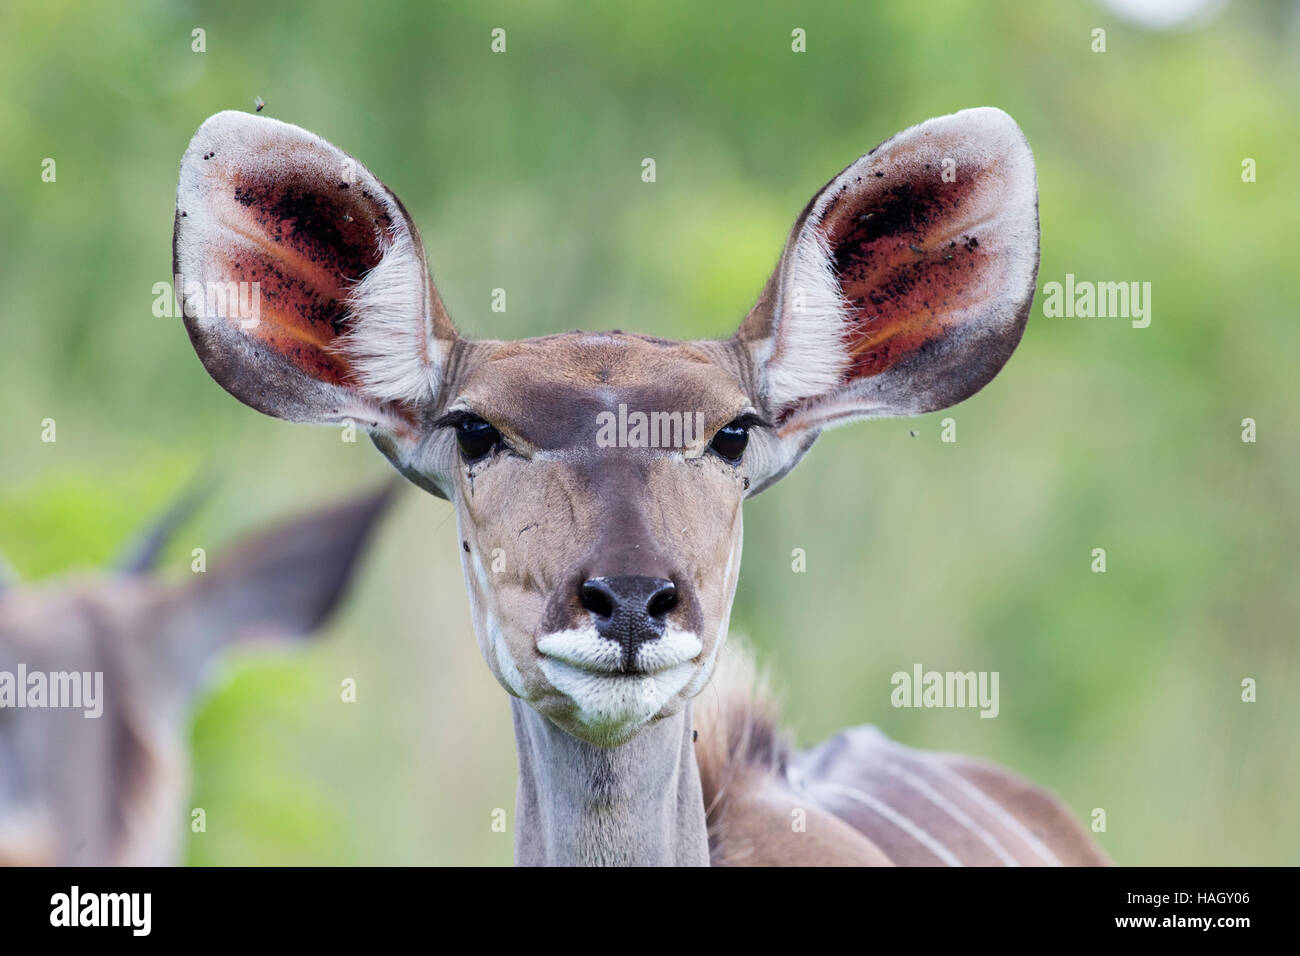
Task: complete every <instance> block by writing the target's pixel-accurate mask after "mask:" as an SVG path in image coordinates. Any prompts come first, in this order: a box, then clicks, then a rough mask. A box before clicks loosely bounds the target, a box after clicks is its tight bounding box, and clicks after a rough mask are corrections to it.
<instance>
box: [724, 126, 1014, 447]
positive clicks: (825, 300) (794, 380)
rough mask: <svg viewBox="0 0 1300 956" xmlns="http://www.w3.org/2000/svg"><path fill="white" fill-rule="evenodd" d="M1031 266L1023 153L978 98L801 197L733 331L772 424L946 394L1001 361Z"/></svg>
mask: <svg viewBox="0 0 1300 956" xmlns="http://www.w3.org/2000/svg"><path fill="white" fill-rule="evenodd" d="M1037 267H1038V205H1037V181H1036V178H1035V174H1034V163H1033V156H1032V154H1031V153H1030V150H1029V146H1028V143H1027V142H1026V141H1025V138H1024V135H1023V134H1022V133H1021V132H1020V129H1019V127H1018V126H1016V124H1015V122H1014V121H1013V120H1012V119H1011V117H1009V116H1008V115H1007V114H1006V113H1004V112H1002V111H1001V110H998V109H993V108H989V107H984V108H980V109H972V110H964V111H962V112H960V113H955V114H952V115H951V116H943V117H939V118H937V119H932V120H928V121H926V122H924V123H922V124H920V125H918V126H914V127H912V128H911V129H909V130H906V131H904V132H902V133H899V134H898V135H897V136H894V137H893V138H891V139H889V140H886V141H885V142H884V143H882V144H881V145H880V146H878V147H876V148H875V149H873V150H872V151H871V152H869V153H867V154H866V155H864V156H862V157H861V158H860V159H858V160H857V161H856V162H854V163H852V164H851V165H850V166H848V167H847V168H846V169H845V170H844V171H842V172H841V173H840V174H839V175H838V176H836V177H835V178H834V179H832V180H831V181H830V182H829V183H828V184H827V185H826V186H825V187H824V188H823V189H822V190H821V191H820V192H818V193H817V195H815V196H814V197H813V199H812V201H811V202H809V204H808V206H807V207H805V209H804V211H803V213H802V214H801V215H800V217H799V219H798V220H797V221H796V223H795V226H794V229H793V230H792V231H791V234H790V237H789V239H788V240H787V243H786V247H785V252H784V254H783V255H782V258H781V262H780V264H779V265H778V267H777V270H776V273H775V274H774V275H773V276H772V278H771V279H770V280H769V282H768V284H767V286H766V288H765V289H764V292H763V295H762V296H761V297H760V299H759V302H758V304H757V305H756V306H755V308H754V309H753V310H752V311H751V312H750V314H749V316H748V317H747V318H746V319H745V321H744V322H743V323H742V324H741V327H740V329H739V330H738V332H737V334H736V341H737V343H738V344H739V345H740V347H741V348H743V349H745V350H746V351H747V352H748V356H749V359H750V364H751V365H752V367H754V368H755V369H756V370H757V373H756V374H757V376H758V378H759V382H758V388H759V392H760V394H761V395H762V399H763V407H764V411H765V413H766V414H767V415H769V416H770V417H771V418H772V419H773V420H775V421H777V422H779V423H780V428H781V431H782V432H783V433H791V432H796V431H805V430H807V429H815V428H821V427H825V426H826V425H828V424H834V423H836V422H839V421H843V420H847V419H849V418H857V417H872V416H879V415H913V414H921V413H923V412H927V411H934V410H937V409H939V408H945V407H947V406H949V405H953V404H956V403H957V402H960V401H962V400H963V399H965V398H967V397H969V396H970V395H973V394H974V393H975V392H976V391H978V390H979V389H980V388H982V387H983V386H984V385H985V384H987V383H988V381H989V380H991V379H992V378H993V376H994V375H996V374H997V372H998V370H999V369H1001V368H1002V366H1003V364H1005V362H1006V360H1007V358H1009V357H1010V355H1011V353H1012V352H1013V351H1014V350H1015V347H1016V345H1017V344H1018V343H1019V341H1020V337H1021V334H1022V332H1023V330H1024V326H1025V322H1026V320H1027V319H1028V316H1029V310H1030V305H1031V302H1032V298H1033V291H1034V282H1035V278H1036V275H1037Z"/></svg>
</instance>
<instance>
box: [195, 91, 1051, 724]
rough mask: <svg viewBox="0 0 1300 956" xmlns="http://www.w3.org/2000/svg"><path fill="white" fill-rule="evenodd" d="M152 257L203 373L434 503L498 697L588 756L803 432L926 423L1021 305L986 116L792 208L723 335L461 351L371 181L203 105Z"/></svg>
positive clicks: (573, 336)
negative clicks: (740, 313)
mask: <svg viewBox="0 0 1300 956" xmlns="http://www.w3.org/2000/svg"><path fill="white" fill-rule="evenodd" d="M174 254H175V272H176V274H177V276H178V281H180V282H182V283H183V291H184V297H185V323H186V326H187V329H188V331H189V335H190V339H191V341H192V342H193V345H194V347H195V349H196V350H197V352H198V354H199V357H200V358H201V359H202V361H203V364H204V365H205V366H206V367H207V370H208V371H209V372H210V373H211V375H212V376H213V377H214V378H215V379H216V380H217V381H218V382H219V383H220V384H221V385H222V386H223V387H224V388H225V389H226V390H227V391H229V392H230V393H231V394H233V395H234V396H235V397H236V398H238V399H240V400H241V401H243V402H245V403H246V404H248V405H251V406H252V407H253V408H256V409H258V410H260V411H262V412H265V413H267V414H270V415H275V416H278V417H280V418H284V419H289V420H293V421H305V422H318V423H347V422H352V423H355V424H357V425H360V426H363V427H364V428H366V429H367V430H368V432H369V433H370V435H371V437H372V438H373V440H374V442H375V444H376V445H377V446H378V447H379V449H380V450H381V451H382V452H383V453H384V454H385V455H386V456H387V457H388V458H389V459H390V460H391V461H392V463H393V464H394V465H395V466H396V467H397V469H398V470H399V471H401V472H402V474H404V475H406V476H407V477H408V478H409V479H410V480H411V481H413V482H415V483H416V484H417V485H419V486H420V487H422V488H424V489H425V490H427V491H429V492H431V493H432V494H435V495H438V496H440V497H443V498H446V499H448V500H449V501H451V503H452V504H453V506H454V508H455V510H456V515H457V519H458V524H459V528H460V540H461V543H462V544H461V547H462V554H461V560H462V563H463V566H464V571H465V579H466V582H467V585H468V588H469V594H470V604H471V608H472V614H473V621H474V629H475V632H476V634H477V637H478V642H479V645H480V648H481V650H482V652H483V655H484V657H485V658H486V659H487V662H488V665H489V666H490V667H491V668H492V671H493V673H494V674H495V675H496V677H497V680H498V681H499V682H500V683H501V684H502V685H503V686H504V687H505V688H506V690H507V691H509V693H511V694H512V695H515V696H517V697H520V698H522V699H523V700H525V701H526V702H527V703H528V704H530V705H531V706H532V707H534V708H535V709H536V710H537V711H539V712H541V713H542V714H544V715H545V716H546V717H549V718H550V719H551V720H552V721H553V722H554V723H556V724H558V725H559V726H560V727H562V728H564V729H565V730H567V731H568V732H569V733H570V734H572V735H574V736H576V737H578V738H580V739H582V740H585V741H587V742H589V743H594V744H599V745H614V744H619V743H621V742H623V741H626V740H628V739H630V738H631V737H632V736H634V735H635V734H637V733H638V731H640V730H641V729H643V728H644V727H645V726H646V725H647V724H649V723H651V722H653V721H655V720H657V719H661V718H664V717H667V716H670V715H672V714H674V713H675V712H677V711H679V710H681V709H682V707H683V705H684V703H685V702H686V701H687V700H689V699H690V698H691V697H692V696H693V695H695V694H697V693H699V691H700V690H701V689H702V688H703V687H704V685H705V683H706V682H707V681H708V679H709V676H710V674H711V672H712V668H713V666H714V662H715V660H716V658H717V654H718V651H719V648H720V646H721V645H722V643H723V641H724V640H725V636H726V630H727V621H728V617H729V614H730V608H731V602H732V597H733V594H734V592H735V588H736V580H737V574H738V571H739V567H740V545H741V503H742V502H743V501H744V499H745V498H746V497H748V496H750V495H753V494H756V493H758V492H759V491H761V490H762V489H764V488H766V487H767V486H768V485H770V484H772V483H773V482H774V481H776V480H777V479H778V478H780V477H781V476H782V475H784V474H785V473H786V472H788V471H789V470H790V469H791V468H792V467H794V465H795V464H796V463H797V462H798V461H799V459H800V458H801V457H802V456H803V454H804V453H805V452H806V451H807V450H808V448H809V446H810V445H811V444H812V442H813V440H814V439H815V438H816V437H817V435H818V433H819V432H820V431H821V430H822V429H824V428H826V427H828V426H830V425H835V424H838V423H841V422H845V421H847V420H849V419H853V418H867V417H875V416H887V415H914V414H919V413H923V412H929V411H933V410H936V409H940V408H944V407H946V406H949V405H952V404H954V403H955V402H959V401H961V400H963V399H965V398H966V397H968V396H970V395H972V394H973V393H975V392H976V391H977V390H979V389H980V388H981V387H982V386H983V385H985V384H986V383H987V382H988V381H989V380H990V379H991V378H992V377H993V376H994V375H995V374H996V373H997V372H998V370H999V369H1000V368H1001V367H1002V365H1003V363H1005V362H1006V360H1007V358H1008V356H1010V354H1011V352H1012V350H1014V349H1015V347H1016V344H1017V343H1018V342H1019V340H1020V336H1021V332H1022V330H1023V328H1024V324H1025V320H1026V318H1027V316H1028V314H1029V308H1030V302H1031V299H1032V296H1033V290H1034V281H1035V274H1036V270H1037V263H1038V213H1037V190H1036V183H1035V176H1034V165H1033V159H1032V157H1031V155H1030V151H1029V147H1028V145H1027V143H1026V142H1025V139H1024V136H1023V135H1022V134H1021V132H1020V130H1019V128H1018V127H1017V126H1016V124H1015V123H1014V122H1013V121H1012V120H1011V118H1010V117H1008V116H1007V115H1006V114H1005V113H1003V112H1001V111H1000V110H996V109H989V108H985V109H974V110H967V111H965V112H961V113H957V114H955V115H952V116H945V117H941V118H939V119H933V120H930V121H928V122H925V123H922V124H921V125H919V126H916V127H913V128H912V129H909V130H907V131H906V132H904V133H901V134H899V135H898V136H895V137H894V138H893V139H891V140H888V141H887V142H885V143H883V144H881V145H880V146H879V147H877V148H876V149H874V150H872V151H871V152H870V153H868V154H867V155H865V156H863V157H861V158H860V159H858V160H857V161H856V162H854V163H853V164H852V165H850V166H849V167H848V168H847V169H845V170H844V171H843V172H841V173H840V174H839V175H838V176H836V177H835V178H834V179H832V180H831V181H830V183H828V184H827V185H826V186H825V187H824V188H823V189H822V190H821V191H820V192H818V193H817V194H816V195H815V196H814V197H813V199H812V201H811V202H809V203H808V205H807V206H806V207H805V209H804V210H803V212H802V214H801V215H800V216H799V218H798V219H797V220H796V222H795V225H794V229H793V230H792V232H791V233H790V236H789V239H788V240H787V242H786V245H785V250H784V253H783V255H782V256H781V259H780V262H779V263H778V265H777V268H776V271H775V272H774V273H773V275H772V277H771V279H769V281H768V283H767V285H766V287H765V288H764V289H763V291H762V293H761V295H760V296H759V299H758V302H757V304H756V305H755V306H754V308H753V310H752V311H751V312H750V313H749V315H748V316H747V317H746V318H745V319H744V321H743V322H742V323H741V324H740V328H739V330H738V331H737V332H736V333H735V335H734V336H733V337H731V338H729V339H726V340H720V341H689V342H674V341H666V340H663V339H658V338H651V337H648V336H643V335H635V334H630V333H625V332H598V333H587V332H569V333H565V334H562V335H554V336H547V337H543V338H538V339H529V340H525V341H518V342H501V341H469V340H466V339H464V338H462V337H460V336H459V335H458V334H457V332H456V330H455V328H454V327H453V325H452V323H451V321H450V319H449V318H448V315H447V311H446V310H445V309H444V307H443V304H442V301H441V300H440V298H439V296H438V292H437V290H436V289H435V288H434V286H433V283H432V281H431V279H430V276H429V269H428V265H427V263H426V261H425V256H424V252H423V247H422V245H421V242H420V238H419V235H418V234H417V232H416V228H415V224H414V223H413V222H412V220H411V217H410V216H409V215H408V214H407V212H406V209H405V208H404V207H403V206H402V204H401V202H400V201H398V199H397V198H396V197H395V196H394V195H393V193H391V192H390V191H389V190H388V189H387V188H386V187H385V186H384V185H383V184H382V183H381V182H380V181H379V180H378V179H377V178H376V177H375V176H374V175H372V174H371V173H370V172H369V171H368V170H367V169H366V168H365V167H364V166H362V165H361V164H360V163H358V162H357V161H356V160H354V159H352V158H351V157H350V156H348V155H346V154H345V153H343V152H341V151H340V150H339V149H337V148H336V147H334V146H333V145H331V144H330V143H327V142H326V141H324V140H323V139H320V138H319V137H317V136H315V135H313V134H312V133H309V132H307V131H305V130H303V129H300V128H298V127H296V126H291V125H287V124H285V123H281V122H278V121H275V120H272V119H269V118H266V117H259V116H253V115H250V114H245V113H238V112H225V113H219V114H217V115H215V116H213V117H212V118H210V119H209V120H208V121H207V122H205V123H204V124H203V126H202V127H201V128H200V129H199V131H198V132H197V133H196V134H195V136H194V138H193V140H192V141H191V143H190V145H189V148H188V150H187V151H186V153H185V156H184V158H183V160H182V162H181V172H180V187H179V190H178V193H177V208H176V225H175V242H174ZM241 284H242V285H241ZM254 284H255V285H254ZM232 301H239V302H241V304H242V305H244V306H247V305H248V304H249V303H250V302H251V303H252V304H253V305H254V306H255V308H254V309H252V310H251V311H250V310H249V309H248V308H246V307H245V308H243V309H242V310H232V309H230V308H228V307H227V306H228V304H229V303H231V302H232Z"/></svg>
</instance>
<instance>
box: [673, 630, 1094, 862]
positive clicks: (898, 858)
mask: <svg viewBox="0 0 1300 956" xmlns="http://www.w3.org/2000/svg"><path fill="white" fill-rule="evenodd" d="M734 640H735V639H734V638H733V642H734ZM728 651H729V653H726V654H724V655H723V657H722V659H721V660H720V661H719V665H718V670H717V673H716V674H715V677H714V680H713V682H712V683H711V684H710V686H709V687H708V688H706V689H705V691H704V693H703V694H702V695H701V696H700V699H699V701H698V702H697V705H696V729H697V730H698V734H699V736H698V738H697V740H696V745H695V757H696V761H697V763H698V764H699V770H700V781H701V784H702V787H703V791H704V806H705V811H706V814H707V819H708V832H709V855H710V858H711V861H712V863H713V865H714V866H775V865H782V866H789V865H804V866H837V865H875V866H892V865H934V864H936V863H939V864H942V863H943V862H944V861H943V860H942V859H939V858H937V857H936V856H935V855H934V854H933V853H932V852H930V851H929V850H928V849H927V848H926V846H925V845H923V844H922V843H920V842H918V840H917V839H916V838H914V837H913V836H911V835H909V834H908V833H907V832H906V831H905V830H903V829H900V827H899V826H898V825H896V824H894V823H892V822H890V821H889V820H888V819H886V818H883V817H882V816H881V815H880V814H878V813H873V812H870V811H864V810H863V808H862V807H860V806H855V805H853V804H852V802H841V801H839V800H837V799H834V798H832V799H830V800H828V799H827V797H826V796H825V795H824V794H822V793H820V792H819V787H820V786H822V785H824V784H827V783H830V784H832V785H834V786H843V785H844V781H845V778H844V777H843V775H842V771H845V770H847V771H848V774H849V780H848V781H847V782H848V783H851V784H853V786H854V789H856V790H858V791H859V792H862V793H864V794H865V795H866V796H868V797H869V798H872V799H879V800H881V801H882V802H883V803H885V804H886V805H888V806H890V807H892V808H893V809H895V810H897V811H899V812H900V813H902V814H903V815H904V816H906V817H908V818H909V819H910V820H912V821H913V822H915V823H918V824H922V828H923V829H924V830H925V831H926V832H927V834H929V835H930V836H931V837H933V838H934V839H935V840H936V841H938V842H939V843H941V844H943V845H944V847H945V848H946V849H949V850H950V851H951V852H952V853H953V855H954V856H955V857H956V858H957V860H958V861H960V862H961V863H962V864H964V865H998V864H1002V863H1005V862H1006V860H1005V859H1004V858H1002V857H999V856H998V855H997V854H996V853H994V852H993V851H991V849H990V847H989V846H988V844H987V843H986V842H984V841H983V840H981V835H983V836H984V837H985V838H986V839H987V840H991V841H993V842H995V843H997V845H998V846H999V847H1000V848H1001V849H1002V850H1003V851H1004V853H1005V855H1006V856H1010V857H1012V858H1014V860H1015V862H1016V863H1017V864H1018V865H1042V864H1043V863H1045V862H1047V861H1046V860H1044V858H1043V857H1042V855H1041V854H1039V853H1037V852H1035V850H1034V849H1033V847H1032V845H1030V844H1029V843H1027V842H1026V841H1025V840H1024V838H1023V837H1022V836H1020V835H1019V833H1018V831H1017V830H1015V829H1014V828H1011V827H1008V826H1006V825H999V822H998V820H997V819H996V818H995V817H991V816H990V815H989V814H988V813H981V812H980V810H979V808H978V806H977V805H975V804H973V803H972V802H971V800H970V798H969V795H968V794H966V793H964V792H963V791H961V789H960V784H957V785H956V786H954V782H953V781H952V780H951V778H945V776H944V774H943V771H945V770H946V771H951V772H952V773H955V774H957V775H958V776H960V777H961V778H962V779H963V780H964V781H966V782H967V783H968V784H970V785H971V786H973V787H975V788H976V789H977V790H978V791H979V793H981V794H983V795H984V796H985V797H987V798H988V799H989V800H991V801H992V802H993V803H995V804H997V805H998V806H999V807H1001V809H1002V810H1003V811H1005V812H1006V813H1007V814H1008V815H1009V816H1010V817H1011V818H1012V819H1013V820H1014V821H1015V822H1016V823H1018V824H1019V825H1021V826H1023V827H1024V828H1025V830H1026V831H1027V832H1028V833H1029V834H1031V835H1032V837H1033V838H1035V839H1037V840H1039V841H1041V843H1042V844H1043V846H1045V847H1046V848H1047V850H1048V851H1049V852H1050V853H1051V854H1053V855H1054V856H1055V857H1056V859H1057V860H1059V862H1060V863H1062V864H1064V865H1067V866H1096V865H1104V864H1106V863H1107V862H1108V861H1107V860H1106V858H1105V856H1104V855H1103V854H1102V853H1101V852H1100V851H1099V850H1097V849H1096V847H1095V846H1094V845H1093V843H1092V841H1091V840H1090V839H1089V838H1088V836H1087V834H1086V833H1085V832H1084V830H1083V829H1082V827H1080V826H1079V824H1078V823H1077V822H1076V821H1075V820H1074V818H1073V816H1072V815H1071V814H1070V812H1069V809H1068V808H1067V807H1066V806H1065V805H1064V804H1063V803H1061V802H1060V800H1058V799H1057V798H1056V797H1055V796H1053V795H1052V794H1051V793H1049V792H1048V791H1046V790H1043V789H1041V788H1039V787H1036V786H1034V785H1032V784H1030V783H1028V782H1027V781H1025V780H1023V779H1022V778H1020V777H1018V776H1016V775H1015V774H1012V773H1011V772H1009V771H1007V770H1005V769H1003V768H1001V767H998V766H996V765H995V764H992V763H988V762H985V761H981V760H978V759H976V758H972V757H965V756H960V755H950V754H936V753H929V752H925V751H918V750H912V749H911V748H907V747H902V746H900V745H898V744H895V743H893V742H892V741H888V740H886V739H884V738H883V737H882V736H879V737H878V736H877V732H876V731H875V729H874V728H869V727H861V728H854V729H852V730H848V731H844V732H843V733H842V734H840V735H837V737H836V738H834V739H833V740H832V741H829V742H827V743H826V744H823V745H821V746H820V747H818V748H814V749H813V750H811V751H803V752H795V751H793V750H792V749H791V748H790V746H789V743H788V740H787V738H786V736H785V734H784V733H783V732H782V731H781V729H780V725H779V721H778V709H777V706H776V703H775V701H774V698H773V696H772V694H771V691H770V689H769V687H768V683H767V681H766V680H765V679H764V678H763V677H762V675H760V674H759V673H758V672H757V671H756V670H755V668H754V665H753V662H752V659H751V658H750V656H749V655H748V653H747V652H745V651H744V650H743V649H734V648H733V646H732V645H729V646H728ZM854 735H863V737H864V739H866V741H867V744H866V746H865V747H861V746H854V747H853V748H852V751H851V758H852V762H851V763H850V762H849V761H848V760H841V759H839V758H838V755H837V754H835V753H834V752H833V751H831V752H827V753H826V754H824V755H823V751H827V748H835V747H836V745H837V744H838V743H839V742H840V741H842V740H845V739H848V738H852V737H853V736H854ZM864 755H865V756H866V757H867V759H866V760H863V759H862V758H863V756H864ZM828 758H829V759H828ZM897 763H902V764H904V765H905V766H906V767H907V770H908V773H909V774H913V775H914V779H921V777H919V776H915V775H925V780H927V781H928V783H927V786H929V785H933V787H934V789H935V790H936V791H938V792H940V793H941V796H942V798H943V799H945V800H947V801H950V802H951V803H952V805H954V806H958V812H960V813H962V814H965V815H967V816H968V817H969V819H970V820H972V821H973V822H974V823H975V825H976V828H972V827H970V826H964V825H962V823H961V822H959V821H958V820H957V819H954V817H953V816H952V815H950V814H948V813H945V812H944V811H943V810H942V809H940V808H939V807H937V806H935V805H933V804H931V803H930V802H929V801H928V799H927V798H926V797H925V796H924V795H923V794H921V793H918V792H917V791H916V790H915V788H909V787H907V786H906V785H903V786H898V782H897V781H896V780H892V779H888V780H887V779H885V778H882V777H879V776H878V773H879V771H881V769H882V768H886V767H890V766H896V765H897ZM936 771H939V772H937V773H936ZM800 827H802V828H800Z"/></svg>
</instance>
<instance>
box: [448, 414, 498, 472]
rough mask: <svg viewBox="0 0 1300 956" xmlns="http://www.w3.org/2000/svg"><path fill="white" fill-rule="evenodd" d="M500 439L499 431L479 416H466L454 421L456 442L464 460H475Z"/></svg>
mask: <svg viewBox="0 0 1300 956" xmlns="http://www.w3.org/2000/svg"><path fill="white" fill-rule="evenodd" d="M499 441H501V433H500V432H499V431H497V430H496V429H495V428H493V427H492V426H491V425H489V424H488V423H487V422H485V421H483V419H481V418H466V419H462V420H461V421H458V422H457V423H456V444H458V445H460V453H461V454H462V455H464V456H465V460H466V461H477V460H478V459H480V458H482V457H483V456H484V455H486V454H487V453H488V452H490V451H491V450H492V449H493V448H494V447H496V444H497V442H499Z"/></svg>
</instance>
